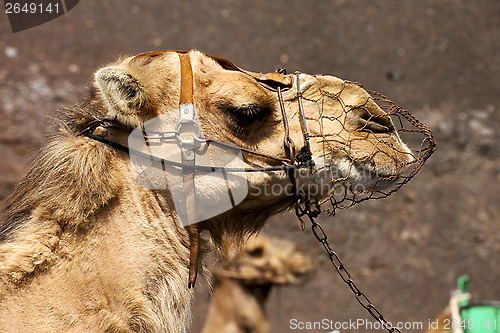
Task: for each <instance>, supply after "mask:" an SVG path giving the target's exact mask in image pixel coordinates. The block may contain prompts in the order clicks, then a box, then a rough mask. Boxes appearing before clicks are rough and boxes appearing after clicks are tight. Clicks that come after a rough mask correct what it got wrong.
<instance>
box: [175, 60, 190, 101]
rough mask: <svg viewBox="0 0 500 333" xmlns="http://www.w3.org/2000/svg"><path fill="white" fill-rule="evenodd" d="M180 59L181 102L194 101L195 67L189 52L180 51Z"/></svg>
mask: <svg viewBox="0 0 500 333" xmlns="http://www.w3.org/2000/svg"><path fill="white" fill-rule="evenodd" d="M178 54H179V60H180V63H181V96H180V99H179V104H192V103H193V68H192V67H191V59H190V57H189V53H187V52H186V53H181V52H179V53H178Z"/></svg>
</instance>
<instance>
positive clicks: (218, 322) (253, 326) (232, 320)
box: [202, 234, 314, 333]
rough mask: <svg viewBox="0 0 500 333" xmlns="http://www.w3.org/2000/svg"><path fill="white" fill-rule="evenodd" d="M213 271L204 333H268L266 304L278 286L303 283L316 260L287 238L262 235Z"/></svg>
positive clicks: (253, 239) (233, 253) (248, 242)
mask: <svg viewBox="0 0 500 333" xmlns="http://www.w3.org/2000/svg"><path fill="white" fill-rule="evenodd" d="M219 266H220V267H215V268H214V269H213V276H214V284H213V288H214V289H213V294H212V299H211V301H210V306H209V310H208V314H207V317H206V321H205V325H204V327H203V329H202V333H245V332H255V333H266V332H268V331H269V320H268V317H267V314H266V311H265V308H264V306H265V302H266V301H267V297H268V295H269V292H270V291H271V288H272V287H273V286H275V285H289V284H297V283H301V282H303V281H304V280H305V279H306V278H307V277H308V275H310V273H311V272H312V270H313V266H314V265H313V262H312V259H311V258H309V257H308V256H306V255H305V254H304V253H303V252H302V251H300V250H298V249H297V247H296V245H295V244H294V243H292V242H290V241H287V240H285V239H279V238H276V237H273V238H270V237H267V236H263V235H262V234H260V235H258V236H256V237H252V238H250V239H249V240H248V241H247V242H246V243H245V244H244V245H243V248H242V249H241V250H240V251H232V252H231V253H230V254H229V255H228V258H227V259H226V260H224V261H222V263H221V264H220V265H219Z"/></svg>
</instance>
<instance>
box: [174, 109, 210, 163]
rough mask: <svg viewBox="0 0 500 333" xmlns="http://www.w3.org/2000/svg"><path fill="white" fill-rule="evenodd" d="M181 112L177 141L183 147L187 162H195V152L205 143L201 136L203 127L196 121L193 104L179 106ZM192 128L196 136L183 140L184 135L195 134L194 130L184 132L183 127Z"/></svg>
mask: <svg viewBox="0 0 500 333" xmlns="http://www.w3.org/2000/svg"><path fill="white" fill-rule="evenodd" d="M179 111H180V120H179V122H178V123H177V125H176V126H175V132H176V133H175V139H176V140H177V142H178V143H179V144H180V146H181V153H182V157H183V159H184V160H186V161H193V160H194V156H195V153H194V151H195V150H196V149H198V148H200V146H201V143H202V142H204V140H205V138H204V137H203V136H202V135H201V127H200V125H199V124H198V123H197V122H196V121H195V120H194V114H195V110H194V105H193V104H181V105H180V106H179ZM186 126H190V127H191V128H192V127H194V129H195V131H194V135H193V137H192V138H191V139H182V138H181V134H182V133H189V132H193V131H192V130H190V131H185V132H183V131H182V128H183V127H186Z"/></svg>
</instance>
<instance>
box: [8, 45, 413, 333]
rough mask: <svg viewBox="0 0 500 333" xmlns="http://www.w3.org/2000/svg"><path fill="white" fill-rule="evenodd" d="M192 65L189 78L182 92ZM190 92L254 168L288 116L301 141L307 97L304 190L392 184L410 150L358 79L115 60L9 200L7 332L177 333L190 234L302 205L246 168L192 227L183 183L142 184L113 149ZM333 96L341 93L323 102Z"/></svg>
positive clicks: (186, 293)
mask: <svg viewBox="0 0 500 333" xmlns="http://www.w3.org/2000/svg"><path fill="white" fill-rule="evenodd" d="M180 59H181V60H180ZM182 59H184V60H182ZM186 59H187V61H186ZM183 61H184V62H183ZM186 63H188V65H189V66H190V67H191V71H192V76H191V79H192V82H191V84H192V86H191V87H189V86H186V85H184V88H183V87H181V86H182V84H181V83H182V82H183V80H184V77H185V76H184V75H181V72H182V71H183V70H182V68H181V66H183V65H182V64H184V65H185V64H186ZM278 88H279V90H280V92H281V93H282V94H281V96H282V99H283V105H284V108H283V110H284V111H283V114H284V117H283V116H282V113H281V111H280V110H281V109H280V99H279V96H278V94H277V93H276V91H277V89H278ZM183 89H188V90H191V98H192V105H193V107H194V109H195V110H196V115H197V117H198V118H199V121H198V125H199V127H200V128H201V129H202V130H203V135H204V136H205V137H207V138H210V139H211V140H216V141H219V142H224V143H228V144H231V145H232V146H237V147H241V149H242V155H243V162H244V164H245V166H247V167H248V168H256V167H261V168H262V167H263V168H265V167H276V166H278V165H282V164H283V163H284V162H283V161H287V160H288V161H289V160H290V151H293V147H292V145H290V144H289V145H288V146H287V147H288V149H285V145H284V144H283V141H284V137H285V128H284V126H283V123H284V121H288V126H287V130H288V131H287V132H288V133H287V134H288V135H287V142H288V143H290V142H291V141H293V142H294V143H295V146H296V147H297V148H298V147H303V146H304V147H306V142H305V140H306V137H305V136H304V134H303V131H302V127H304V125H305V124H302V123H301V122H300V119H299V118H300V113H299V112H298V111H297V110H298V102H299V97H301V98H302V100H301V102H303V110H304V117H305V123H306V124H307V133H308V134H309V139H310V142H309V148H310V151H311V154H312V158H313V161H314V172H310V168H309V169H308V168H303V169H297V170H295V172H294V174H295V175H294V176H293V180H294V182H295V185H296V186H295V188H297V189H299V191H301V193H300V194H301V196H303V197H304V196H305V197H307V196H308V191H309V189H310V188H312V187H310V186H307V185H308V184H312V183H314V188H319V189H320V190H318V191H317V193H315V194H314V195H315V196H316V197H319V198H320V199H321V198H322V197H325V196H327V195H328V193H329V192H328V191H329V190H330V189H331V184H332V181H334V180H336V179H338V178H342V179H343V180H349V181H351V182H352V183H353V184H358V185H359V184H367V186H373V187H377V186H389V185H390V183H393V182H395V181H396V179H397V177H398V175H399V174H400V173H402V172H403V171H404V170H405V169H406V168H407V166H408V165H409V164H410V163H413V162H414V160H415V157H414V156H413V155H412V153H411V151H410V150H409V148H408V147H407V146H406V144H405V143H403V142H402V140H401V138H400V136H399V135H398V133H397V131H396V130H395V127H394V126H393V123H392V122H391V120H390V117H389V116H388V115H387V114H386V113H385V111H383V110H382V109H381V108H380V107H379V106H378V105H377V104H376V103H375V102H374V101H373V100H372V99H371V98H370V95H369V94H368V93H367V91H365V90H364V89H363V88H362V87H361V86H360V85H358V84H355V83H352V82H349V81H344V80H342V79H339V78H336V77H333V76H328V75H308V74H297V75H285V74H279V73H269V74H266V75H259V74H257V73H251V72H247V71H244V70H238V68H236V67H235V66H234V65H232V63H230V62H229V61H225V60H223V59H222V58H217V57H212V56H208V55H205V54H203V53H201V52H199V51H190V52H188V53H183V52H177V51H154V52H148V53H143V54H139V55H136V56H131V57H127V58H121V59H118V60H117V61H116V62H114V63H112V64H110V65H107V66H105V67H103V68H101V69H99V70H97V71H96V73H95V79H94V81H93V82H92V85H91V88H90V89H89V91H88V94H87V96H86V97H85V98H83V99H82V100H81V101H80V102H78V103H77V104H76V105H75V106H74V107H71V108H67V109H63V110H60V112H59V113H58V114H57V115H56V116H55V117H54V118H55V119H54V131H53V133H52V135H51V136H49V138H48V143H47V144H46V145H45V146H44V147H43V148H42V149H41V151H40V152H39V153H38V155H37V156H36V157H35V158H34V160H33V162H32V164H31V167H30V169H29V170H28V172H27V174H26V176H25V177H24V178H23V179H22V181H21V182H20V183H19V185H18V186H17V187H16V188H15V190H14V192H13V194H12V195H11V196H10V197H9V198H8V199H7V202H6V207H5V213H4V215H5V218H4V221H3V223H2V224H1V227H0V331H1V332H16V333H20V332H30V333H31V332H66V333H68V332H78V333H84V332H94V333H95V332H169V333H182V332H184V331H185V329H186V327H188V325H189V320H190V319H189V318H190V306H191V301H192V295H193V289H192V288H188V281H191V282H192V275H191V274H192V273H193V262H196V261H195V260H194V259H196V258H198V255H199V256H200V258H202V254H203V253H202V252H203V247H204V245H203V242H202V243H201V244H200V245H199V246H200V251H201V253H200V254H198V253H197V251H196V249H197V248H198V243H197V238H196V237H194V236H193V235H195V234H196V232H199V231H200V230H205V231H204V232H206V233H208V234H209V235H210V237H211V238H212V239H213V241H214V243H215V244H223V243H224V242H223V240H225V241H227V240H228V239H230V238H232V239H234V241H233V242H234V243H238V242H239V240H240V239H244V238H245V237H246V236H247V235H249V234H252V233H256V232H257V231H258V230H259V229H261V228H262V226H263V225H264V223H265V221H266V219H267V218H268V217H269V216H271V215H274V214H277V213H279V212H282V211H284V210H287V209H289V208H291V207H293V206H294V205H295V204H296V202H297V193H293V192H292V193H290V191H285V190H283V191H276V190H273V191H268V189H269V186H272V189H276V188H280V187H281V188H283V189H286V188H289V186H290V183H291V175H290V172H289V171H288V172H287V171H283V170H281V169H279V168H278V169H277V171H264V172H248V174H246V175H244V176H245V177H246V181H245V184H246V185H248V192H247V193H246V195H245V197H244V198H243V200H242V201H241V202H239V203H238V204H237V205H235V206H234V207H233V208H232V209H229V210H227V211H225V212H222V213H220V214H218V215H217V216H213V217H210V218H207V219H205V220H203V221H199V222H198V223H195V224H190V225H189V226H188V227H186V224H185V223H183V222H182V221H181V218H180V217H179V214H178V213H177V211H176V209H175V202H174V198H173V196H172V195H171V193H173V192H174V191H176V190H178V189H177V188H175V184H174V185H172V186H171V185H170V184H169V186H168V187H166V188H165V189H161V188H160V189H157V188H148V187H147V186H143V185H142V184H141V181H140V180H139V181H138V180H137V174H136V171H134V170H135V169H134V168H135V167H134V165H132V164H131V163H130V160H131V156H132V153H130V152H127V151H126V149H118V148H119V147H126V146H127V145H128V141H127V140H128V137H129V135H130V133H131V131H132V130H134V129H135V128H138V127H139V128H140V127H141V126H143V125H144V124H145V123H146V122H147V121H150V120H154V119H155V117H159V116H160V115H167V116H174V114H175V116H178V114H179V104H181V103H180V102H181V100H182V99H183V98H184V99H185V96H186V93H183ZM187 95H189V93H188V94H187ZM326 95H328V96H333V97H335V98H330V99H328V100H324V101H323V102H322V103H321V104H319V101H320V100H321V97H322V96H326ZM183 96H184V97H183ZM188 99H189V98H188ZM97 138H104V139H102V140H98V139H97ZM106 140H107V141H106ZM290 147H291V148H290ZM302 155H303V154H302ZM297 156H299V155H298V154H297ZM271 157H274V158H271ZM302 157H303V156H302ZM186 165H187V163H186V164H182V168H183V169H184V168H186V169H187V166H186ZM190 170H192V169H190ZM159 172H160V173H161V172H162V170H161V166H160V170H159ZM191 172H193V171H191ZM164 174H165V177H166V178H167V180H168V178H169V177H170V176H169V175H168V173H167V172H165V173H164ZM241 177H242V176H241ZM313 178H314V179H313ZM379 180H384V181H380V182H379ZM195 189H196V195H197V196H204V197H205V198H207V199H208V200H212V199H213V200H216V199H217V197H218V196H219V195H220V193H221V191H222V189H221V187H220V186H219V185H217V184H215V183H214V182H211V181H207V182H204V183H196V184H195ZM188 212H191V210H188ZM191 227H194V228H195V229H190V228H191ZM220 251H221V252H223V249H221V250H220ZM193 253H194V254H195V255H194V256H193V255H192V254H193ZM193 258H194V259H193ZM195 267H197V266H195Z"/></svg>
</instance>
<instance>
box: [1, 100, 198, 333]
mask: <svg viewBox="0 0 500 333" xmlns="http://www.w3.org/2000/svg"><path fill="white" fill-rule="evenodd" d="M100 108H101V106H100V105H99V104H98V103H97V104H96V103H95V102H93V103H90V104H89V103H87V104H86V105H85V103H84V105H83V106H82V107H81V108H78V109H77V110H72V112H73V115H76V116H74V117H71V118H65V117H62V119H63V120H62V122H61V123H59V126H58V132H57V134H56V135H55V136H53V137H52V138H51V139H50V140H49V143H48V144H47V145H46V147H44V148H43V149H42V151H41V153H40V154H39V155H38V156H37V157H36V158H35V159H34V161H33V164H32V167H31V169H30V171H29V172H28V174H27V176H26V177H25V178H24V180H23V181H22V182H21V183H20V184H19V186H18V187H17V189H16V190H15V193H14V194H13V195H12V196H11V197H10V198H9V199H8V201H7V205H6V210H5V221H4V223H3V225H2V226H1V229H0V237H1V238H2V242H1V243H0V331H1V332H34V331H52V332H54V327H57V328H58V330H57V331H60V332H132V331H133V332H173V333H178V332H179V333H180V332H184V330H185V327H186V325H187V322H188V319H189V312H190V311H189V303H190V298H191V291H189V290H188V288H187V281H188V271H187V266H188V258H189V242H188V238H187V235H186V232H185V229H184V227H183V226H182V225H181V224H180V222H179V221H178V218H177V216H176V214H175V212H174V211H173V210H171V208H170V207H173V204H172V202H171V198H170V197H169V196H168V193H165V192H162V193H158V192H154V191H148V190H144V189H142V188H140V187H138V186H136V185H135V183H134V180H133V179H132V177H131V172H130V170H129V165H128V163H127V158H128V157H127V156H126V155H125V154H121V153H117V152H116V151H113V150H112V149H111V148H109V147H107V146H105V145H103V144H100V143H97V142H94V141H92V140H91V139H89V138H86V137H81V136H77V135H75V133H77V132H78V126H76V124H77V122H78V121H83V123H85V122H87V121H88V120H89V119H91V117H90V116H94V115H95V114H96V113H98V112H99V110H100ZM89 110H91V111H92V113H93V114H92V113H90V112H89ZM96 111H97V112H96ZM41 305H42V306H41ZM40 306H41V307H40ZM40 309H42V310H40Z"/></svg>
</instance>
